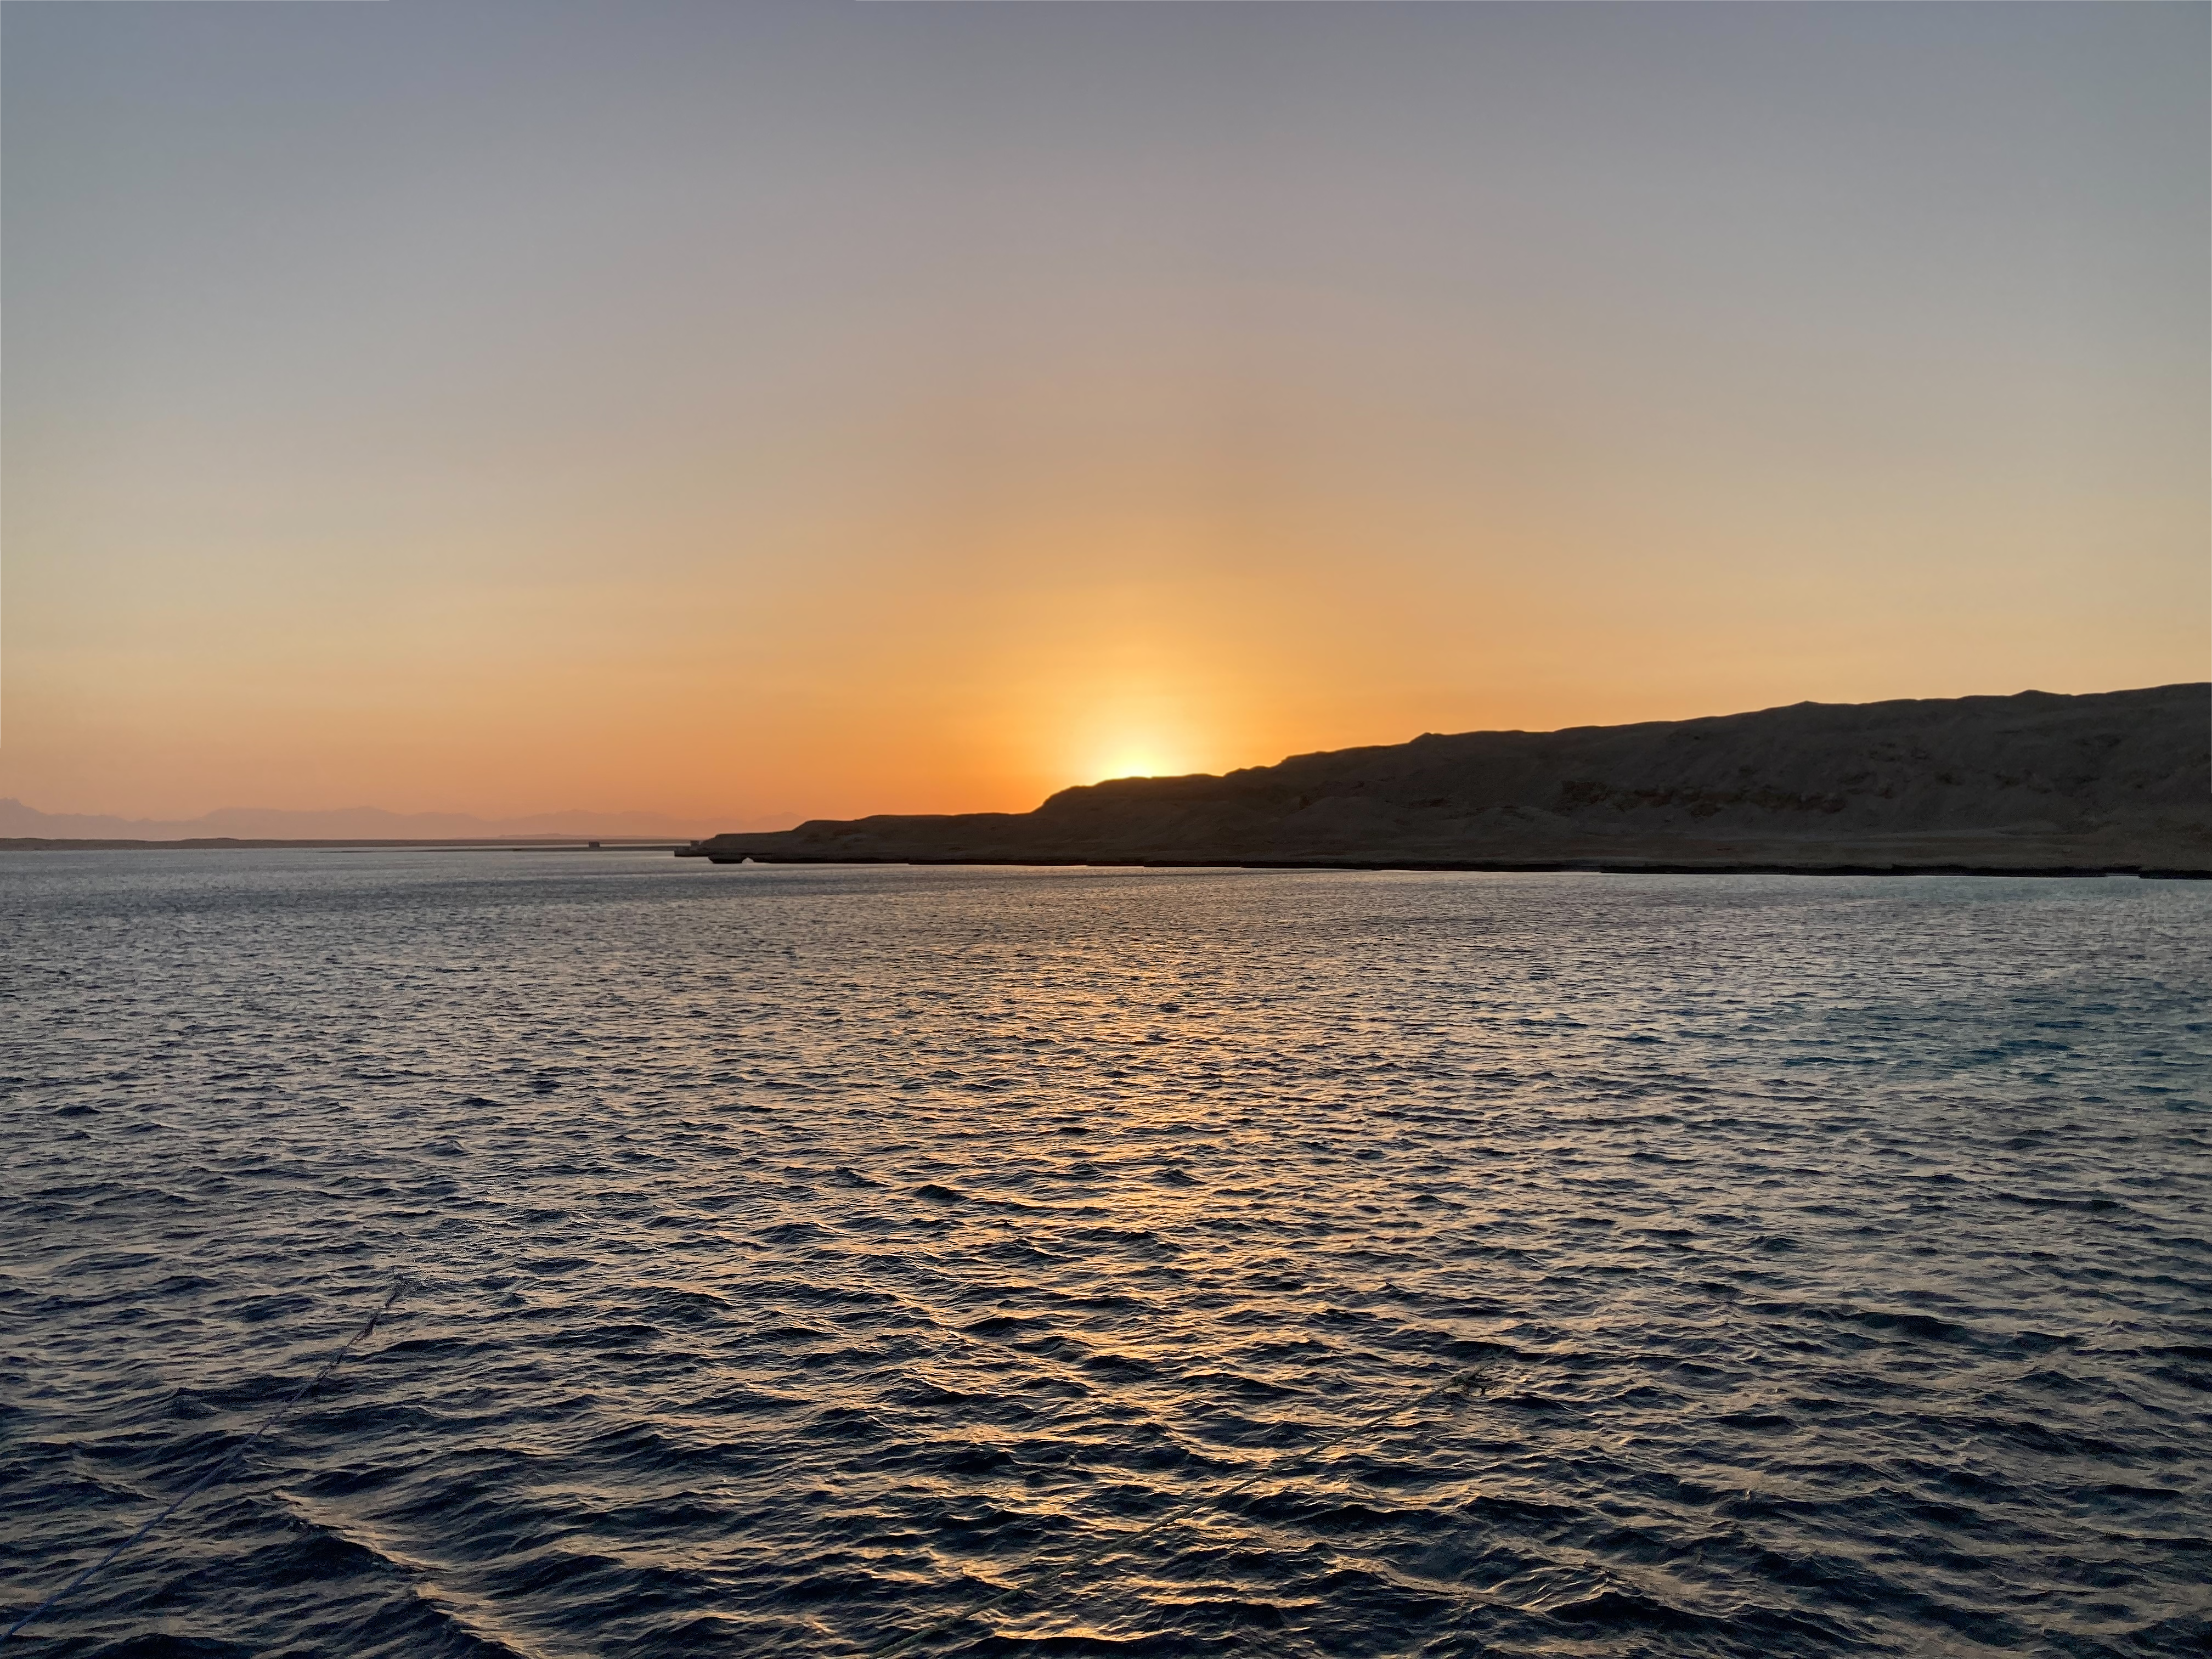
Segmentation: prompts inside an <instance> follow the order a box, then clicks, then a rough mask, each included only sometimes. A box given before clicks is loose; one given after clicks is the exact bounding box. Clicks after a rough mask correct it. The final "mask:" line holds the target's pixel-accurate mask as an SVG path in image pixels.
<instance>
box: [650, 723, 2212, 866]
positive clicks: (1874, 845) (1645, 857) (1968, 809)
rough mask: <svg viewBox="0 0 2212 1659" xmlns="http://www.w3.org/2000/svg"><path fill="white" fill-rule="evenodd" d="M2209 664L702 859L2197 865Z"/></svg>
mask: <svg viewBox="0 0 2212 1659" xmlns="http://www.w3.org/2000/svg"><path fill="white" fill-rule="evenodd" d="M2208 734H2212V684H2187V685H2163V686H2154V687H2151V688H2148V689H2146V690H2136V691H2106V692H2099V693H2095V694H2093V695H2088V696H2058V695H2056V694H2053V693H2050V692H2043V691H2024V692H2021V693H2020V694H2019V695H2018V696H1987V697H1954V698H1945V699H1916V700H1904V701H1898V702H1873V703H1814V702H1802V703H1796V704H1793V705H1791V706H1790V707H1789V708H1767V709H1761V710H1759V711H1758V712H1756V713H1753V714H1721V715H1714V716H1711V717H1709V718H1706V719H1703V720H1655V721H1648V722H1644V723H1643V724H1639V725H1634V726H1574V727H1570V728H1568V729H1566V730H1564V731H1559V732H1463V733H1461V734H1459V735H1457V736H1452V737H1439V736H1436V735H1429V736H1425V737H1419V738H1414V739H1413V741H1412V742H1410V743H1401V744H1389V745H1385V746H1379V747H1375V748H1365V749H1343V750H1334V751H1332V752H1328V753H1322V754H1313V755H1297V756H1293V757H1291V758H1290V759H1288V760H1285V761H1284V762H1282V763H1279V764H1278V765H1274V766H1261V767H1252V768H1249V769H1244V770H1242V771H1237V772H1231V773H1230V774H1228V775H1226V776H1224V777H1212V776H1203V775H1201V776H1192V777H1180V778H1122V779H1117V780H1115V781H1112V782H1107V783H1097V784H1091V785H1088V786H1085V787H1079V788H1074V789H1063V790H1061V791H1060V793H1058V794H1056V795H1054V796H1053V797H1052V798H1051V799H1048V800H1047V801H1046V802H1045V803H1044V804H1043V805H1041V806H1039V807H1038V808H1037V809H1036V811H1031V812H969V813H961V814H955V815H948V816H929V817H921V816H883V817H866V818H857V819H852V820H836V819H815V820H812V821H811V822H808V823H802V824H800V825H799V827H798V828H796V829H787V830H781V831H775V832H768V833H754V834H730V835H720V836H713V837H711V838H709V839H708V840H706V841H702V842H698V843H697V844H696V845H695V846H691V847H687V848H682V849H680V850H679V851H678V854H677V856H678V857H679V858H686V857H689V858H705V859H710V860H714V862H716V863H722V864H729V863H738V862H742V861H743V860H747V859H750V860H757V861H760V862H763V863H783V864H850V863H900V864H1094V865H1231V866H1261V867H1279V866H1291V867H1300V868H1313V867H1322V868H1350V869H1369V868H1388V869H1491V870H1541V869H1555V870H1556V869H1603V870H1626V871H1662V870H1682V871H1715V872H1718V871H1762V870H1771V871H1777V872H1835V873H1845V872H1869V873H1890V872H1895V873H1912V872H1927V873H1933V872H1942V871H1959V872H1974V873H1989V874H2010V875H2027V874H2035V873H2052V874H2059V873H2067V874H2071V873H2081V874H2091V873H2096V872H2137V873H2141V874H2145V875H2172V876H2212V752H2208V751H2212V736H2209V735H2208Z"/></svg>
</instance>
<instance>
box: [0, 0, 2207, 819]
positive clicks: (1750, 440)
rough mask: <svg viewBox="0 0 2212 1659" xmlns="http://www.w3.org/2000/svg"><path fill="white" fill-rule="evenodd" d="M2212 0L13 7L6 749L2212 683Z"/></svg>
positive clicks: (48, 786) (532, 772) (604, 748)
mask: <svg viewBox="0 0 2212 1659" xmlns="http://www.w3.org/2000/svg"><path fill="white" fill-rule="evenodd" d="M2209 17H2212V12H2208V9H2207V8H2206V7H2204V6H2203V5H2197V4H2187V5H2182V4H2173V5H2166V4H2129V5H2102V4H2066V3H2054V4H2009V3H2002V0H1996V3H1980V4H1930V5H1878V4H1863V5H1862V4H1807V5H1790V6H1782V5H1773V6H1751V5H1710V6H1708V5H1676V4H1668V3H1652V4H1630V5H1610V4H1552V5H1531V6H1519V5H1480V4H1451V3H1443V4H1394V3H1337V4H1276V3H1266V0H1249V3H1215V4H1175V3H1127V4H1084V3H1073V4H1042V3H1041V4H1026V5H1014V4H973V5H963V4H928V3H912V4H901V3H879V4H839V3H834V0H806V3H772V4H762V3H750V4H746V3H732V0H715V3H702V4H681V3H659V0H624V3H621V4H605V5H596V6H583V5H568V4H559V3H548V0H527V3H511V4H509V3H477V4H471V3H455V0H439V3H436V4H415V3H408V0H390V3H362V4H216V3H169V4H132V3H110V4H48V5H35V4H19V5H11V6H8V7H6V8H5V9H4V21H0V27H4V31H5V40H4V46H5V58H4V69H5V77H6V84H5V102H4V115H5V131H4V165H5V191H6V193H5V213H6V224H5V231H6V243H5V261H6V264H5V283H6V294H5V298H6V310H5V326H6V340H5V344H6V353H7V356H6V387H5V390H6V411H5V413H6V443H7V448H6V459H7V479H6V483H7V495H6V519H5V531H6V565H5V581H6V599H7V610H6V644H7V647H8V649H7V657H6V692H7V708H6V714H7V731H6V743H5V747H4V750H0V793H13V794H18V795H21V796H22V797H24V798H25V799H29V800H31V801H32V802H33V804H34V805H40V806H44V807H46V808H49V809H50V810H57V811H60V810H75V811H131V812H149V813H159V814H167V813H179V812H185V811H200V810H203V809H205V808H208V807H212V806H218V805H234V804H249V803H250V804H267V805H286V806H322V805H347V804H352V803H355V802H360V801H373V802H374V803H375V804H378V805H386V806H391V807H395V808H401V809H422V808H458V809H465V810H477V811H532V810H542V809H552V808H561V807H568V806H577V805H586V806H604V807H608V808H614V807H636V808H647V809H659V810H668V811H704V812H708V813H720V814H725V815H727V816H728V817H730V818H731V820H732V821H733V822H734V821H736V820H738V819H739V818H742V817H749V816H756V815H759V814H763V813H769V812H774V811H784V810H790V811H808V812H814V811H823V812H828V811H837V812H843V811H861V810H870V809H899V808H915V809H945V808H960V807H982V806H1011V807H1021V806H1026V805H1030V804H1032V803H1033V802H1034V800H1035V799H1036V798H1037V797H1039V796H1040V795H1042V793H1044V792H1045V791H1046V790H1048V789H1049V788H1052V787H1058V786H1059V785H1061V784H1064V783H1067V782H1070V781H1078V780H1079V779H1082V778H1085V777H1091V776H1097V775H1103V774H1105V773H1109V772H1115V771H1126V770H1136V769H1141V770H1166V769H1174V770H1182V769H1194V768H1203V769H1209V770H1211V769H1221V768H1225V767H1228V766H1233V765H1239V764H1249V763H1264V762H1267V761H1272V760H1273V759H1276V758H1278V757H1279V756H1280V755H1281V754H1283V753H1285V752H1286V751H1289V750H1302V749H1314V748H1322V747H1331V746H1336V745H1340V744H1349V743H1355V742H1387V741H1395V740H1398V739H1401V738H1407V737H1410V736H1412V735H1413V734H1414V733H1416V732H1420V731H1424V730H1464V729H1468V728H1473V727H1478V726H1556V725H1561V724H1570V723H1582V722H1589V721H1609V720H1631V719H1638V718H1653V717H1672V716H1678V715H1689V714H1705V713H1719V712H1724V711H1726V710H1729V709H1734V708H1749V707H1758V706H1762V705H1766V704H1771V703H1777V702H1794V701H1796V700H1798V699H1800V698H1805V697H1812V698H1820V699H1823V700H1859V699H1864V698H1873V697H1881V696H1949V695H1956V694H1960V693H1965V692H1978V691H1998V692H2001V691H2013V690H2021V689H2023V688H2025V687H2028V686H2038V687H2041V688H2043V689H2045V690H2100V689H2110V688H2112V687H2117V686H2121V685H2134V684H2155V683H2160V682H2165V681H2172V680H2177V679H2184V678H2203V677H2204V676H2205V674H2206V673H2207V662H2206V658H2207V650H2208V628H2212V624H2208V605H2212V592H2209V591H2208V589H2212V578H2209V577H2208V570H2207V532H2208V505H2207V495H2208V482H2207V474H2208V460H2207V455H2208V430H2207V416H2206V406H2207V380H2206V362H2207V356H2208V349H2212V340H2208V327H2207V308H2208V307H2207V298H2206V296H2207V292H2208V287H2212V271H2208V258H2207V246H2208V240H2212V228H2208V222H2207V209H2206V201H2207V191H2208V179H2207V174H2208V162H2207V155H2208V153H2212V130H2209V129H2208V114H2207V106H2208V99H2207V68H2206V65H2207V57H2208V45H2209V44H2212V42H2209V41H2208V18H2209Z"/></svg>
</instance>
